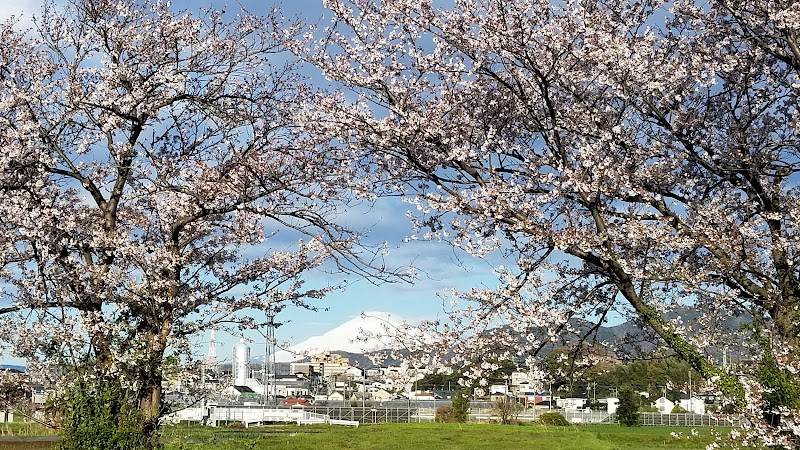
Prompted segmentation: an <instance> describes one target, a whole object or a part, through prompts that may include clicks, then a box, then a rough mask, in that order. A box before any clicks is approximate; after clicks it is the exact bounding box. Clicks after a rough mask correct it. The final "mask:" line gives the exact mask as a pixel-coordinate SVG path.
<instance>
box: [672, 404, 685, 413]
mask: <svg viewBox="0 0 800 450" xmlns="http://www.w3.org/2000/svg"><path fill="white" fill-rule="evenodd" d="M685 412H689V411H686V409H684V408H683V406H681V405H675V406H673V407H672V411H670V413H671V414H677V413H685Z"/></svg>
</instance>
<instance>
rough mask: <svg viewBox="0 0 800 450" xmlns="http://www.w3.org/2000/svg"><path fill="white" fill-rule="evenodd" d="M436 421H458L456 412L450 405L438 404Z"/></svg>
mask: <svg viewBox="0 0 800 450" xmlns="http://www.w3.org/2000/svg"><path fill="white" fill-rule="evenodd" d="M436 421H437V422H445V423H453V422H458V420H457V418H456V412H455V410H454V409H453V407H452V406H440V407H438V408H436Z"/></svg>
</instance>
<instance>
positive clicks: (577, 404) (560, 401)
mask: <svg viewBox="0 0 800 450" xmlns="http://www.w3.org/2000/svg"><path fill="white" fill-rule="evenodd" d="M588 401H589V400H588V399H586V398H575V397H568V398H557V399H556V406H558V407H559V408H564V409H584V408H586V402H588Z"/></svg>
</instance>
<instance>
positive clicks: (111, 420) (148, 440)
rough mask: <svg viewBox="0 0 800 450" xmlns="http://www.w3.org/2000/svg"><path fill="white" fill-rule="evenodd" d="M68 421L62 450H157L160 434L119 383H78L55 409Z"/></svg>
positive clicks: (60, 449) (54, 406)
mask: <svg viewBox="0 0 800 450" xmlns="http://www.w3.org/2000/svg"><path fill="white" fill-rule="evenodd" d="M52 407H53V408H54V409H55V410H56V412H57V413H59V415H60V416H61V417H62V418H63V420H64V431H63V433H62V434H61V442H59V443H58V446H57V447H56V448H58V449H59V450H154V449H161V448H163V446H162V445H161V444H160V443H159V442H158V433H151V432H148V428H149V427H152V424H151V423H148V422H147V421H146V420H145V419H144V417H143V416H142V414H141V412H139V409H138V407H137V402H136V400H135V398H133V396H132V393H131V392H130V391H128V390H126V389H124V388H123V387H122V386H121V384H120V383H119V381H118V380H108V379H106V380H102V379H101V380H96V381H94V382H93V383H91V384H90V383H87V382H85V381H78V382H77V383H76V384H75V385H73V386H72V387H71V388H69V389H67V391H66V392H65V394H64V395H63V396H62V397H61V398H60V399H59V400H58V402H57V403H55V404H54V405H53V406H52Z"/></svg>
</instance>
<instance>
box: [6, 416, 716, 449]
mask: <svg viewBox="0 0 800 450" xmlns="http://www.w3.org/2000/svg"><path fill="white" fill-rule="evenodd" d="M696 430H697V432H698V433H699V435H698V436H691V428H677V427H636V428H627V427H622V426H619V425H580V426H570V427H564V428H559V427H546V426H539V425H520V426H514V425H491V424H463V425H462V424H424V423H423V424H413V423H412V424H379V425H363V426H361V427H359V428H350V427H342V426H308V425H306V426H298V425H291V424H287V425H272V426H266V427H254V428H249V429H241V428H226V427H219V428H204V427H198V426H191V427H186V426H168V427H165V428H164V430H163V440H164V442H165V444H166V445H165V447H166V449H165V450H248V449H249V450H267V449H269V450H289V449H292V450H339V449H343V450H462V449H470V450H471V449H476V450H515V449H524V450H656V449H662V450H663V449H698V450H699V449H704V448H705V446H706V445H708V444H709V443H711V442H713V441H714V438H713V436H711V435H710V430H709V429H708V428H697V429H696ZM718 431H720V432H725V433H727V431H728V429H724V430H718ZM670 432H676V433H682V434H683V436H684V437H682V438H681V439H675V438H674V437H672V436H671V435H670ZM53 434H54V431H53V430H49V429H47V428H44V427H42V426H40V425H38V424H34V423H14V424H9V425H5V426H4V425H0V450H49V449H52V448H53V446H54V442H52V436H53ZM31 436H39V437H41V439H44V440H36V441H32V442H31V441H30V439H38V438H31ZM48 436H50V437H49V440H48Z"/></svg>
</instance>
